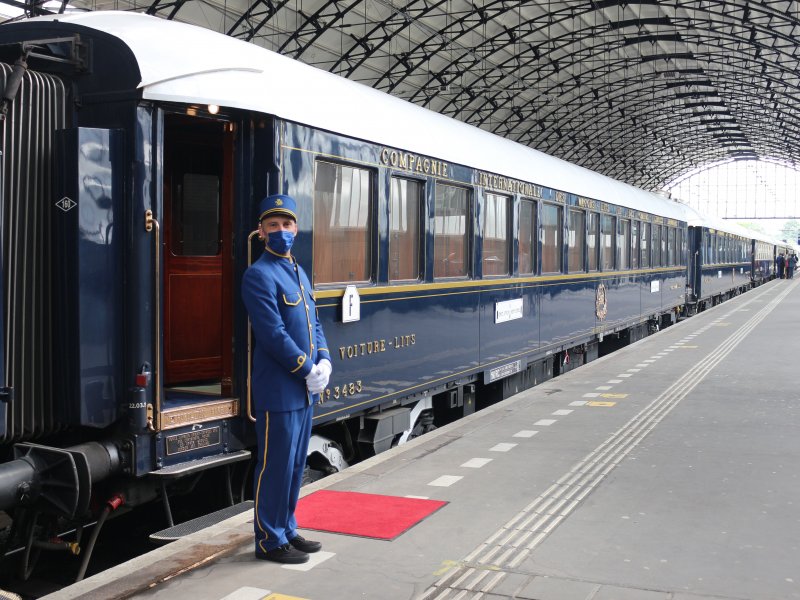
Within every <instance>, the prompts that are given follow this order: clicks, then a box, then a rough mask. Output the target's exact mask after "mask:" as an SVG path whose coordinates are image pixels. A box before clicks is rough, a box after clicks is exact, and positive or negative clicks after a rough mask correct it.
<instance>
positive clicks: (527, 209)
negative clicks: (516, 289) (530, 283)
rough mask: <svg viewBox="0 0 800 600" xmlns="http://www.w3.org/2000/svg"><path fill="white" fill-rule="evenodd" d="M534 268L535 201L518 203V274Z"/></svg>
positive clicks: (532, 270)
mask: <svg viewBox="0 0 800 600" xmlns="http://www.w3.org/2000/svg"><path fill="white" fill-rule="evenodd" d="M535 270H536V203H535V202H532V201H530V200H522V201H521V202H520V203H519V274H520V275H530V274H532V273H533V272H534V271H535Z"/></svg>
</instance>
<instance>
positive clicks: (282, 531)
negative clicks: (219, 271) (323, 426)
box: [242, 194, 332, 564]
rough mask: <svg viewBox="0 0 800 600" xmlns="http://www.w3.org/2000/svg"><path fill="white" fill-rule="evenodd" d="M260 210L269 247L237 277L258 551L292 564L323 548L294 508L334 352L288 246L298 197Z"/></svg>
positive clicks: (269, 202) (267, 202)
mask: <svg viewBox="0 0 800 600" xmlns="http://www.w3.org/2000/svg"><path fill="white" fill-rule="evenodd" d="M258 215H259V217H258V231H259V236H260V237H261V238H262V239H264V240H265V243H266V247H265V250H264V254H262V255H261V257H260V258H259V259H258V260H257V261H255V262H254V263H253V264H252V265H251V266H250V267H249V268H248V269H247V271H245V273H244V277H243V278H242V300H243V301H244V304H245V306H246V307H247V312H248V313H249V315H250V322H251V324H252V328H253V336H254V338H255V352H254V354H253V372H252V380H251V389H252V397H253V401H254V406H255V415H256V435H257V438H258V457H257V462H256V468H255V473H254V481H253V486H254V489H253V498H254V500H255V507H254V508H255V519H254V523H253V529H254V531H255V555H256V558H258V559H261V560H269V561H273V562H278V563H287V564H297V563H304V562H306V561H308V553H309V552H317V551H318V550H320V549H321V548H322V544H320V543H319V542H314V541H311V540H307V539H305V538H303V537H302V536H300V535H299V534H298V533H297V521H296V520H295V517H294V511H295V508H296V506H297V500H298V498H299V496H300V484H301V483H302V481H303V470H304V468H305V464H306V453H307V451H308V442H309V439H310V437H311V418H312V416H313V414H314V405H315V404H316V403H317V402H318V401H319V400H320V397H319V394H320V393H322V392H323V391H324V390H325V387H326V386H327V385H328V379H329V377H330V374H331V370H332V367H331V360H330V359H331V357H330V353H329V352H328V343H327V342H326V341H325V334H324V333H323V331H322V326H321V325H320V322H319V319H318V317H317V311H316V306H315V304H314V296H313V295H312V293H311V290H312V287H311V283H310V282H309V280H308V277H307V276H306V274H305V271H303V268H302V267H301V266H300V265H299V264H297V260H296V259H295V258H294V257H293V256H292V254H291V252H290V251H291V248H292V244H293V243H294V240H295V236H296V235H297V204H296V203H295V201H294V199H292V198H291V197H289V196H286V195H283V194H276V195H272V196H267V197H266V198H264V199H263V200H262V201H261V202H260V204H259V210H258Z"/></svg>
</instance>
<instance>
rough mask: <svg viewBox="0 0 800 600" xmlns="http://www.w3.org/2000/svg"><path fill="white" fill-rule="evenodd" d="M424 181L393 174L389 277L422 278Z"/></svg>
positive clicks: (402, 278) (400, 278)
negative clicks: (421, 209) (420, 274)
mask: <svg viewBox="0 0 800 600" xmlns="http://www.w3.org/2000/svg"><path fill="white" fill-rule="evenodd" d="M422 191H423V185H422V183H420V182H418V181H412V180H409V179H399V178H397V177H392V196H391V199H390V200H389V280H390V281H402V280H409V279H419V248H420V239H421V238H420V235H419V232H420V228H419V216H420V207H421V206H422Z"/></svg>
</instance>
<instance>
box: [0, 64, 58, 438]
mask: <svg viewBox="0 0 800 600" xmlns="http://www.w3.org/2000/svg"><path fill="white" fill-rule="evenodd" d="M10 73H11V67H9V66H8V65H5V64H0V85H2V86H3V88H5V85H6V81H7V79H8V76H9V75H10ZM66 96H67V91H66V89H65V86H64V84H63V83H62V82H61V81H60V80H59V79H57V78H54V77H51V76H47V75H41V74H38V73H31V72H29V73H26V74H25V76H24V78H23V80H22V84H21V86H20V89H19V93H18V94H17V97H16V98H15V100H14V102H13V103H12V104H11V106H10V109H9V112H8V115H7V117H6V119H5V120H4V121H2V122H0V123H1V124H2V136H3V137H2V144H3V146H2V152H3V206H2V231H1V233H0V235H2V240H0V241H1V242H2V256H3V264H2V267H3V274H2V276H3V279H2V281H3V294H4V307H3V309H4V315H3V318H4V326H5V329H4V331H3V337H4V353H5V363H4V369H5V380H6V382H5V384H6V385H8V386H10V387H12V388H13V390H14V391H13V396H14V399H13V401H12V402H10V403H9V404H6V405H5V412H6V414H5V434H4V435H2V434H3V432H2V431H0V440H3V439H4V440H7V441H8V440H20V439H29V438H32V437H36V436H38V435H42V434H44V433H48V432H50V431H53V430H54V429H55V428H57V422H56V418H55V406H54V398H53V393H52V392H53V390H52V388H51V379H52V377H51V364H52V360H53V357H52V350H51V349H52V340H51V334H50V332H51V329H52V328H51V308H50V307H51V305H52V303H53V302H57V301H58V299H57V298H53V297H52V296H51V290H50V285H49V282H50V211H51V210H52V206H53V204H54V203H55V202H56V201H57V200H58V198H53V197H52V193H53V192H52V174H53V165H52V160H53V150H54V133H55V131H56V130H57V129H61V128H63V127H64V126H65V122H66ZM1 410H3V406H0V411H1Z"/></svg>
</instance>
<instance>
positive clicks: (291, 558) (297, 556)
mask: <svg viewBox="0 0 800 600" xmlns="http://www.w3.org/2000/svg"><path fill="white" fill-rule="evenodd" d="M256 558H257V559H258V560H269V561H272V562H276V563H283V564H285V565H299V564H300V563H304V562H308V554H306V553H305V552H302V551H300V550H297V549H295V548H292V547H291V546H290V545H289V544H284V545H283V546H278V547H277V548H273V549H272V550H269V551H267V552H256Z"/></svg>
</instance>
